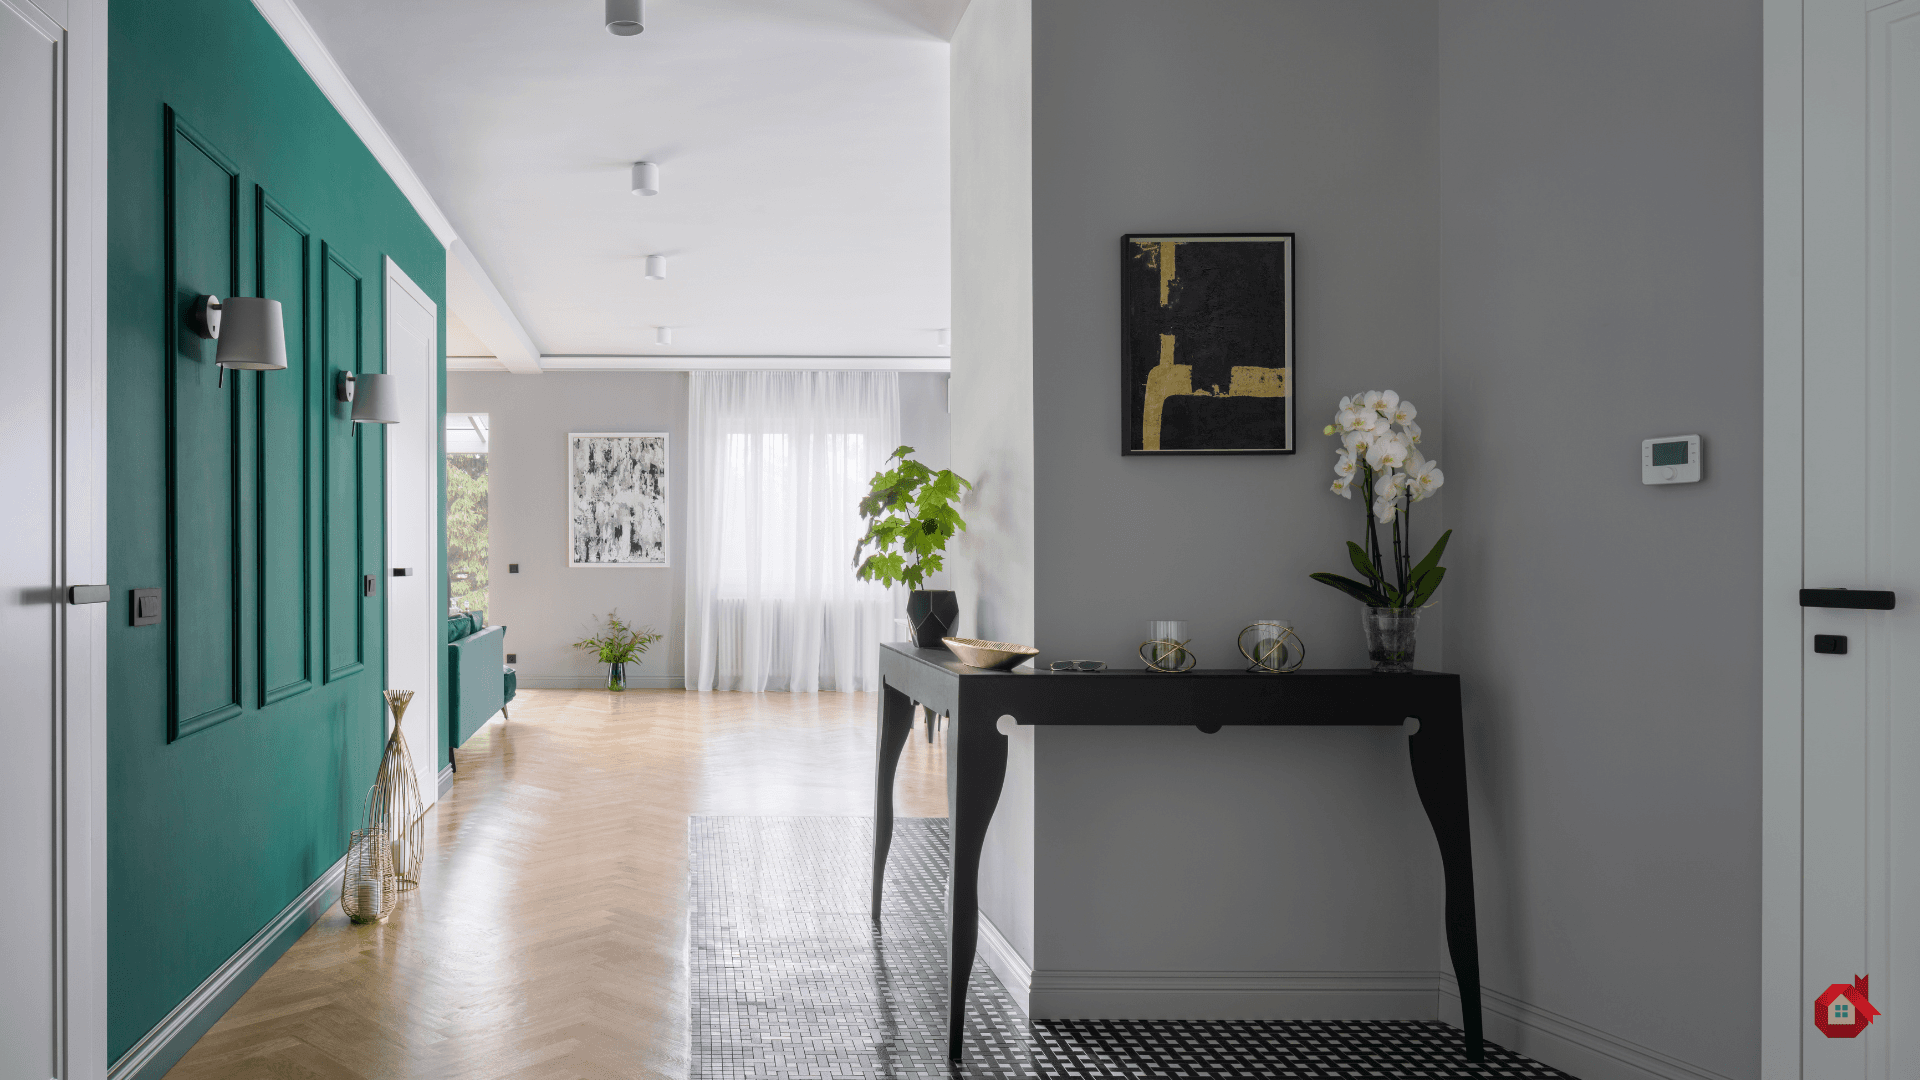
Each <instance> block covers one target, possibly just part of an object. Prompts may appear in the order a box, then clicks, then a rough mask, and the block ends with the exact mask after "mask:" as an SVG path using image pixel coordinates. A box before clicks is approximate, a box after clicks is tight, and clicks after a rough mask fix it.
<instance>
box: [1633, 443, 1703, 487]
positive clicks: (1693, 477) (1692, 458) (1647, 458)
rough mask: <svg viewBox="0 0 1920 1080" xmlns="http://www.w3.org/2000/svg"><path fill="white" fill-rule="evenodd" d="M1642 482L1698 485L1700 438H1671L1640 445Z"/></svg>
mask: <svg viewBox="0 0 1920 1080" xmlns="http://www.w3.org/2000/svg"><path fill="white" fill-rule="evenodd" d="M1640 482H1641V483H1643V484H1697V483H1699V482H1700V436H1698V435H1668V436H1666V437H1665V438H1660V439H1648V440H1647V441H1645V442H1643V443H1641V444H1640Z"/></svg>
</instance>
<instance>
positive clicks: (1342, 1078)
mask: <svg viewBox="0 0 1920 1080" xmlns="http://www.w3.org/2000/svg"><path fill="white" fill-rule="evenodd" d="M946 826H947V823H946V819H944V818H902V819H900V820H899V821H898V822H897V823H896V825H895V828H894V841H893V855H892V859H891V860H890V863H889V867H888V875H887V901H886V908H885V910H884V912H883V913H882V918H881V924H882V928H881V930H880V931H879V932H877V933H876V932H875V931H874V929H873V926H872V923H871V922H870V921H869V920H868V918H867V914H866V905H867V860H868V859H869V858H870V857H871V852H872V850H873V849H872V844H873V839H872V838H873V822H872V819H870V818H826V817H794V818H767V817H696V818H693V819H691V821H690V824H689V830H690V836H689V840H690V842H691V862H692V873H693V887H692V914H691V926H690V937H691V954H690V957H691V958H690V961H689V967H690V973H691V976H692V987H691V989H692V999H693V1025H692V1026H693V1046H692V1051H693V1054H692V1057H693V1063H692V1064H693V1069H692V1073H693V1076H695V1077H701V1078H714V1080H718V1078H722V1077H724V1078H728V1080H762V1078H782V1080H785V1078H802V1077H804V1078H836V1080H837V1078H842V1077H845V1078H855V1077H860V1078H872V1080H908V1078H921V1077H927V1078H932V1077H940V1078H948V1077H983V1078H987V1077H991V1078H996V1080H998V1078H1011V1077H1022V1078H1024V1077H1046V1078H1059V1080H1080V1078H1086V1080H1093V1078H1103V1080H1104V1078H1128V1080H1135V1078H1138V1080H1148V1078H1154V1080H1157V1078H1162V1077H1167V1078H1173V1077H1178V1078H1181V1080H1212V1078H1216V1077H1222V1078H1225V1077H1231V1078H1234V1080H1240V1078H1256V1077H1284V1078H1289V1080H1291V1078H1302V1080H1304V1078H1333V1080H1347V1078H1355V1080H1358V1078H1369V1080H1371V1078H1375V1077H1391V1078H1406V1080H1441V1078H1456V1077H1518V1078H1525V1080H1571V1078H1569V1077H1567V1076H1566V1074H1564V1073H1560V1072H1556V1071H1555V1070H1553V1069H1549V1068H1547V1067H1546V1066H1544V1065H1540V1064H1538V1063H1536V1062H1533V1061H1530V1060H1528V1059H1526V1058H1523V1057H1520V1056H1519V1055H1517V1054H1512V1053H1509V1052H1507V1051H1505V1050H1503V1049H1501V1048H1499V1047H1495V1046H1493V1045H1491V1044H1489V1045H1488V1047H1487V1061H1486V1062H1485V1063H1484V1064H1480V1065H1470V1064H1468V1063H1467V1062H1466V1061H1465V1060H1464V1059H1463V1058H1462V1057H1461V1055H1460V1049H1459V1046H1460V1044H1459V1033H1458V1032H1456V1031H1455V1030H1454V1029H1452V1028H1449V1027H1446V1026H1445V1025H1442V1024H1436V1023H1421V1022H1417V1021H1313V1020H1275V1021H1261V1020H1217V1021H1203V1020H1079V1021H1065V1020H1059V1021H1040V1022H1037V1023H1029V1022H1028V1021H1027V1019H1026V1017H1025V1016H1023V1015H1022V1014H1021V1012H1020V1010H1019V1009H1018V1008H1016V1007H1015V1006H1014V1004H1013V1001H1012V999H1011V998H1009V997H1008V996H1007V993H1006V991H1005V990H1004V989H1002V988H1001V986H1000V982H999V980H998V979H997V978H995V977H994V975H993V972H991V971H990V970H988V969H987V967H986V965H985V964H984V963H980V962H977V961H976V962H975V964H974V969H973V987H972V991H971V993H970V994H969V995H968V998H969V1000H968V1002H967V1041H966V1051H965V1057H964V1060H963V1062H962V1064H961V1065H960V1066H959V1067H957V1068H949V1066H948V1064H947V1062H946V1060H945V1058H946V1038H945V1030H944V1029H945V1016H946V990H945V982H946V961H945V959H944V950H943V946H942V941H943V933H944V927H945V923H946V915H945V910H944V909H945V905H946V899H945V892H946V858H947V828H946Z"/></svg>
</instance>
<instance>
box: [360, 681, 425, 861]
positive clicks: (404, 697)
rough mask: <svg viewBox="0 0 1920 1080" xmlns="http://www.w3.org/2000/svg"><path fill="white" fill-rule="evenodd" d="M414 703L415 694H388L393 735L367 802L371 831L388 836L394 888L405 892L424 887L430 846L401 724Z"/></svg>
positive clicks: (421, 803) (422, 802) (368, 825)
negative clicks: (423, 868)
mask: <svg viewBox="0 0 1920 1080" xmlns="http://www.w3.org/2000/svg"><path fill="white" fill-rule="evenodd" d="M412 700H413V691H411V690H389V691H387V707H388V708H390V709H392V710H393V734H392V735H391V736H389V737H388V739H387V752H386V754H385V755H383V756H382V757H381V758H380V772H379V773H378V775H376V776H375V777H374V778H373V791H372V792H371V793H370V794H369V796H368V800H367V830H368V831H372V830H376V829H377V830H380V831H381V832H383V833H385V834H386V836H387V838H388V846H389V847H390V848H391V852H390V855H389V858H390V859H391V861H392V865H393V876H394V887H395V889H396V890H397V891H401V892H405V891H407V890H409V889H412V888H415V887H416V886H418V885H419V884H420V864H421V862H422V861H423V859H424V857H425V855H426V846H427V823H426V817H425V815H426V812H427V805H426V803H425V802H424V801H422V800H421V798H420V782H419V781H418V780H417V779H415V773H414V770H413V755H412V754H409V753H408V752H407V739H406V736H405V735H403V734H401V731H400V720H401V718H402V717H404V716H406V714H407V704H408V702H411V701H412Z"/></svg>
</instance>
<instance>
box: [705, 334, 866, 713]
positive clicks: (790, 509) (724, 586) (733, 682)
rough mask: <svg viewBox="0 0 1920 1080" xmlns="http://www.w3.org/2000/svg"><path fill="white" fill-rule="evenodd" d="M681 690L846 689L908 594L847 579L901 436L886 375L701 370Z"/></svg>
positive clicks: (860, 680)
mask: <svg viewBox="0 0 1920 1080" xmlns="http://www.w3.org/2000/svg"><path fill="white" fill-rule="evenodd" d="M692 379H693V385H692V388H691V392H690V394H689V403H690V415H689V418H688V441H689V443H690V444H691V445H690V448H689V457H690V462H691V464H690V469H689V471H690V473H691V483H692V489H691V492H690V497H689V501H690V503H691V504H692V515H691V521H690V526H689V533H690V536H689V540H690V547H691V548H692V551H691V552H690V555H689V568H688V583H687V672H688V684H689V685H690V686H693V687H695V688H697V689H739V690H816V689H820V690H854V689H873V688H875V687H876V686H877V684H878V647H879V641H880V640H881V637H882V636H883V634H884V633H885V632H886V631H888V630H890V629H891V627H892V620H893V618H894V617H895V616H896V615H898V614H899V612H898V611H896V610H894V609H896V608H898V607H900V605H901V603H902V602H903V600H902V599H901V598H900V597H899V596H898V595H897V591H896V590H890V589H887V588H884V587H882V586H879V585H875V584H872V583H869V582H861V581H857V580H856V579H855V578H854V576H853V552H854V545H855V544H856V543H857V542H858V540H859V538H860V536H861V534H862V533H863V532H864V531H865V530H864V527H863V523H862V522H861V520H860V516H859V509H858V507H859V501H860V498H861V496H863V495H865V494H866V491H867V485H868V483H869V481H870V480H871V478H872V476H873V474H874V473H875V472H877V471H879V470H880V468H881V467H882V465H883V464H884V462H885V460H886V458H887V455H889V454H891V453H892V452H893V448H894V447H895V446H896V445H898V439H899V380H898V376H896V375H894V374H893V373H891V372H696V373H694V375H693V376H692Z"/></svg>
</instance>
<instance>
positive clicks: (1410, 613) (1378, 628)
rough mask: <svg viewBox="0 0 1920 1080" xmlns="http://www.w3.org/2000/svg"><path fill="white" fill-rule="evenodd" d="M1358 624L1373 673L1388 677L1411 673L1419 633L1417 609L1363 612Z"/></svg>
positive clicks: (1377, 608) (1370, 609)
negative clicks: (1361, 630) (1363, 630)
mask: <svg viewBox="0 0 1920 1080" xmlns="http://www.w3.org/2000/svg"><path fill="white" fill-rule="evenodd" d="M1360 624H1361V625H1362V626H1364V627H1365V628H1366V631H1367V659H1369V660H1371V661H1373V670H1375V671H1379V672H1384V673H1389V674H1399V673H1401V672H1406V671H1412V670H1413V647H1414V638H1415V636H1416V635H1417V634H1418V632H1419V630H1420V609H1418V608H1384V607H1369V608H1363V609H1361V615H1360Z"/></svg>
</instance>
